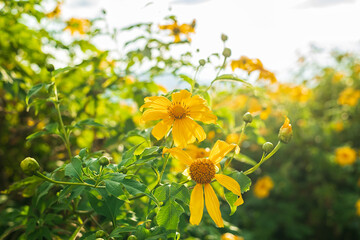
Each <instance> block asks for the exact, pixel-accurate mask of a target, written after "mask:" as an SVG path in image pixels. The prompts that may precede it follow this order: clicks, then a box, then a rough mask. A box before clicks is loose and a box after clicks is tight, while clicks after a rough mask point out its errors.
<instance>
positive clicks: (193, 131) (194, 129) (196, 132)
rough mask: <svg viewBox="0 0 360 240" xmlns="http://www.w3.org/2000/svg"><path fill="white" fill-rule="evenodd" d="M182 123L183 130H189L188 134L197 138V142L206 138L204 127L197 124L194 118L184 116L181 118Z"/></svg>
mask: <svg viewBox="0 0 360 240" xmlns="http://www.w3.org/2000/svg"><path fill="white" fill-rule="evenodd" d="M182 123H183V125H184V126H185V128H186V129H185V131H188V132H189V135H193V136H195V137H196V138H197V140H198V141H199V142H201V141H203V140H204V139H205V138H206V133H205V131H204V129H203V128H202V127H201V126H200V125H199V124H197V123H196V122H195V121H194V120H192V119H190V118H188V117H186V118H184V119H182ZM193 142H194V141H192V142H191V140H190V141H188V142H187V143H193Z"/></svg>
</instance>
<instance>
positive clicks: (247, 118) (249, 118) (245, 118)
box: [243, 112, 253, 123]
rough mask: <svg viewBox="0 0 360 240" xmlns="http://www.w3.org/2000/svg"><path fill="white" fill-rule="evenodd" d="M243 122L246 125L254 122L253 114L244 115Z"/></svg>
mask: <svg viewBox="0 0 360 240" xmlns="http://www.w3.org/2000/svg"><path fill="white" fill-rule="evenodd" d="M243 120H244V122H246V123H251V122H252V120H253V116H252V115H251V113H249V112H247V113H245V114H244V116H243Z"/></svg>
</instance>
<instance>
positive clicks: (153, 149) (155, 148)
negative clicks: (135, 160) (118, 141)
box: [141, 146, 159, 157]
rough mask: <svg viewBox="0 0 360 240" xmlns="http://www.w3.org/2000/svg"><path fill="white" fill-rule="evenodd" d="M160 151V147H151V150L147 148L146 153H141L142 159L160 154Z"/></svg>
mask: <svg viewBox="0 0 360 240" xmlns="http://www.w3.org/2000/svg"><path fill="white" fill-rule="evenodd" d="M158 151H159V147H157V146H155V147H150V148H145V149H144V151H143V152H142V153H141V157H145V156H148V155H152V154H155V153H158Z"/></svg>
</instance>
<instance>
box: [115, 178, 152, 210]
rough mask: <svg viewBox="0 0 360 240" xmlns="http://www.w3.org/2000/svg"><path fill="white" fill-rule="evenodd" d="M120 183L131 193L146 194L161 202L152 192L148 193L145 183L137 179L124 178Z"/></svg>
mask: <svg viewBox="0 0 360 240" xmlns="http://www.w3.org/2000/svg"><path fill="white" fill-rule="evenodd" d="M120 183H121V184H122V185H123V186H124V187H125V189H126V190H127V191H128V192H129V193H130V194H131V195H137V194H145V195H146V196H148V197H149V198H151V199H152V200H153V201H154V202H155V203H156V204H159V202H158V200H157V199H156V198H155V197H154V196H153V195H152V194H151V193H148V190H147V187H146V186H145V185H144V184H142V183H140V182H138V181H136V180H133V179H126V178H125V179H122V180H121V181H120Z"/></svg>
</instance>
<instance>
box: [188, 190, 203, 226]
mask: <svg viewBox="0 0 360 240" xmlns="http://www.w3.org/2000/svg"><path fill="white" fill-rule="evenodd" d="M203 212H204V193H203V186H202V184H196V185H195V187H194V189H193V191H192V193H191V197H190V223H191V224H193V225H199V223H200V222H201V218H202V216H203Z"/></svg>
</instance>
